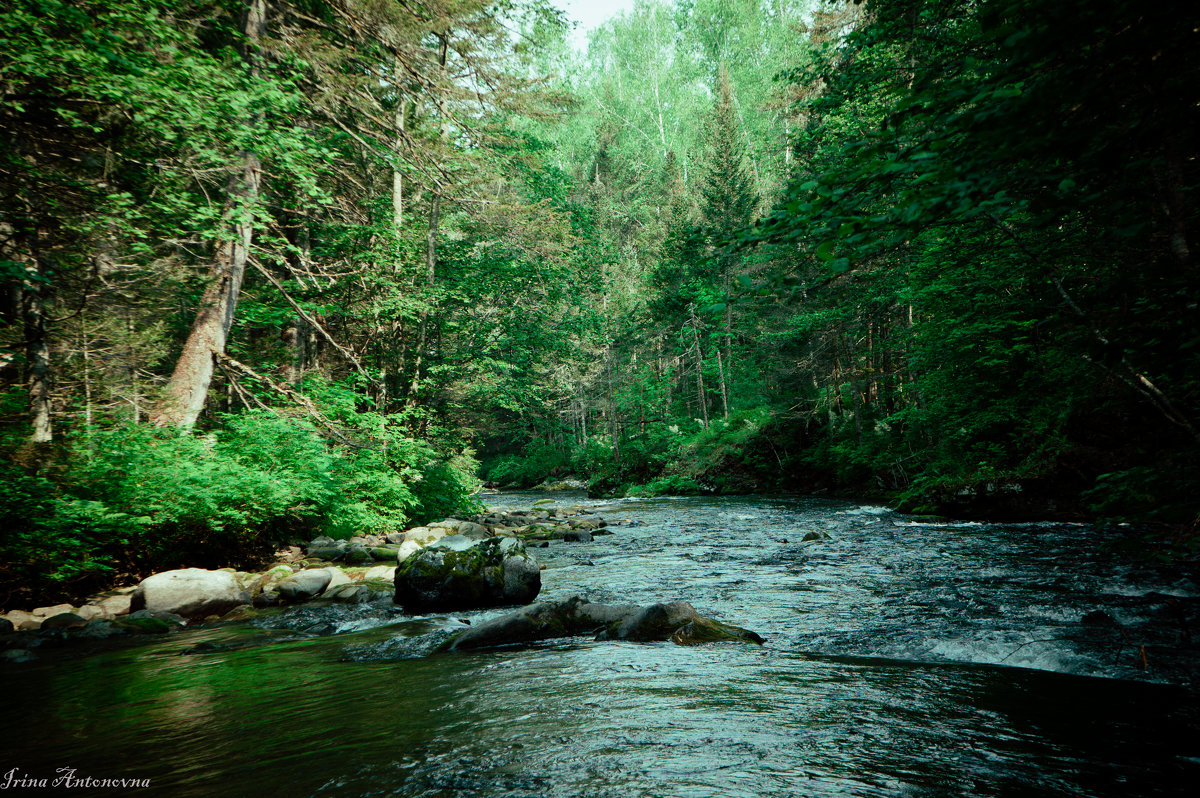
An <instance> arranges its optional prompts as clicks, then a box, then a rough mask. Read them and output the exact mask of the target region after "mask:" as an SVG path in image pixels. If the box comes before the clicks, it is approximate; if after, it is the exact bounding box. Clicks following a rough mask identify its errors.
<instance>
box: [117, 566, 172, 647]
mask: <svg viewBox="0 0 1200 798" xmlns="http://www.w3.org/2000/svg"><path fill="white" fill-rule="evenodd" d="M167 573H170V572H167ZM113 624H115V625H116V626H117V627H118V628H120V629H123V630H125V631H128V632H135V633H137V634H164V633H166V632H169V631H171V630H172V629H177V628H178V627H180V626H182V625H183V624H184V619H183V618H182V617H181V616H179V615H176V614H175V613H171V612H156V611H154V610H136V611H134V612H131V613H129V614H128V615H126V616H125V617H124V618H117V619H115V620H114V621H113Z"/></svg>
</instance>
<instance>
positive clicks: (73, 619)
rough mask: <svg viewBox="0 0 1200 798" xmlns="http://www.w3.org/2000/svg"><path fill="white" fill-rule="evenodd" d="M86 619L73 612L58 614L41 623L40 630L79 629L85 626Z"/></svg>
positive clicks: (86, 623)
mask: <svg viewBox="0 0 1200 798" xmlns="http://www.w3.org/2000/svg"><path fill="white" fill-rule="evenodd" d="M87 625H88V622H87V619H85V618H82V617H80V616H79V615H76V614H75V613H73V612H60V613H59V614H58V615H51V616H50V617H49V618H47V619H46V620H44V621H42V629H43V630H45V629H79V628H82V627H84V626H87Z"/></svg>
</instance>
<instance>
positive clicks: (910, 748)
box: [0, 496, 1200, 798]
mask: <svg viewBox="0 0 1200 798" xmlns="http://www.w3.org/2000/svg"><path fill="white" fill-rule="evenodd" d="M536 498H541V497H540V496H533V497H530V496H521V497H516V498H510V499H508V500H509V501H510V502H512V505H513V506H522V505H523V506H528V505H529V504H531V503H532V502H533V501H534V500H536ZM577 500H578V499H572V500H571V501H577ZM605 516H606V517H608V518H609V519H614V518H620V517H627V518H630V519H633V520H635V521H637V522H639V524H638V525H637V526H633V527H630V528H619V529H618V530H617V531H616V534H614V535H612V536H608V537H600V538H597V540H596V542H594V543H590V544H564V545H561V546H558V547H555V548H552V549H550V550H539V551H538V552H537V554H538V555H539V556H540V557H541V558H542V559H543V560H544V561H545V562H546V564H547V569H546V571H545V573H544V574H543V584H544V587H543V597H544V598H547V599H561V598H565V597H567V596H569V595H571V594H573V593H586V594H588V595H589V596H590V597H591V598H593V599H594V600H597V601H614V602H622V603H625V602H636V603H647V602H651V601H663V600H671V599H677V598H681V599H685V600H688V601H691V602H692V603H693V604H695V605H696V607H697V608H698V609H699V610H700V611H701V612H702V613H705V614H711V615H713V616H715V617H717V618H720V619H722V620H726V621H729V622H731V623H735V624H738V625H742V626H746V627H748V628H751V629H754V630H755V631H758V632H759V633H761V634H763V636H764V637H765V638H766V639H767V645H765V646H763V647H757V646H747V645H738V644H720V645H711V646H706V647H696V648H680V647H676V646H673V645H670V644H635V643H624V642H615V643H614V642H603V643H600V642H593V641H591V640H586V639H570V640H562V641H550V642H546V643H543V644H540V645H538V646H534V647H531V648H527V649H520V650H518V649H502V650H498V651H489V652H476V653H471V654H456V655H427V652H428V651H429V650H430V648H431V647H432V645H433V644H434V643H436V642H437V641H438V640H440V639H441V638H442V637H444V636H445V635H446V634H448V633H449V632H450V631H452V630H453V629H455V628H461V627H462V624H463V623H464V622H467V621H474V622H478V621H479V620H480V619H482V618H486V617H490V616H491V615H493V614H495V613H496V612H498V611H496V610H492V611H488V612H480V613H457V614H454V615H446V616H438V615H434V616H428V617H424V618H418V619H410V618H407V617H406V616H402V615H398V614H396V612H395V610H394V608H392V607H390V606H381V607H373V608H372V607H367V608H346V607H338V608H327V609H317V608H313V607H307V608H299V609H296V610H292V611H289V612H287V613H284V614H282V615H279V616H276V617H274V618H267V619H264V620H261V621H258V622H255V623H254V624H243V625H239V626H234V627H223V628H218V629H205V630H195V631H187V632H184V633H181V634H179V635H175V636H172V637H170V638H167V639H160V640H157V641H155V642H154V643H152V644H150V645H147V646H144V647H141V648H136V649H125V650H117V651H108V652H106V653H99V654H96V655H94V656H90V657H86V658H79V657H71V658H70V659H69V660H63V661H60V662H56V661H55V660H54V652H47V653H46V654H45V655H43V660H42V661H41V662H39V663H34V664H32V665H26V666H22V667H6V668H5V670H4V672H3V677H4V686H5V702H4V705H3V709H2V710H0V731H2V732H3V735H4V742H5V751H4V756H3V764H4V766H5V767H4V771H5V772H7V770H9V769H10V768H12V767H17V768H19V769H20V771H21V772H22V773H25V774H29V775H31V776H35V777H45V776H49V775H52V774H53V771H54V769H55V768H57V767H63V766H72V767H75V768H76V770H77V772H78V774H79V775H90V776H93V777H120V776H124V777H137V778H150V779H151V780H152V784H153V787H152V788H151V789H150V790H148V791H140V792H142V793H143V794H149V793H159V794H163V795H173V796H174V795H179V796H222V795H229V796H237V795H254V796H271V795H288V796H292V795H321V796H326V795H328V796H365V795H401V796H414V797H415V796H465V795H472V796H474V795H481V796H530V797H531V798H532V797H533V796H538V797H539V798H540V797H542V796H588V798H591V797H592V796H614V798H615V797H616V796H620V798H630V797H631V796H655V797H656V798H658V797H661V796H666V797H674V796H680V797H683V796H698V797H699V796H704V797H706V798H707V797H709V796H781V797H782V796H809V795H817V796H827V795H828V796H833V795H851V796H963V795H984V796H993V795H994V796H1009V795H1012V796H1042V795H1045V796H1051V795H1054V796H1118V795H1120V796H1129V795H1139V796H1141V795H1185V794H1187V795H1190V794H1192V792H1191V788H1192V787H1194V785H1195V783H1196V780H1197V779H1198V778H1200V735H1198V734H1197V731H1198V730H1200V701H1198V700H1197V695H1196V693H1195V690H1194V688H1193V687H1192V686H1191V682H1192V680H1193V678H1194V675H1195V657H1194V653H1195V652H1194V649H1192V648H1190V646H1189V642H1188V641H1187V640H1186V639H1184V638H1183V637H1181V634H1182V632H1181V630H1186V628H1187V625H1188V624H1189V623H1194V621H1195V615H1196V601H1197V599H1196V598H1195V597H1196V591H1195V586H1194V585H1193V584H1192V583H1190V582H1189V581H1188V580H1187V579H1185V578H1183V577H1181V576H1180V575H1179V574H1177V573H1175V572H1173V571H1171V570H1166V569H1164V570H1159V569H1154V568H1150V567H1148V566H1141V565H1130V564H1128V563H1124V562H1121V561H1120V560H1119V559H1117V558H1114V557H1112V556H1110V555H1107V554H1105V553H1104V549H1103V547H1100V546H1098V545H1096V541H1094V540H1092V539H1091V537H1090V536H1091V533H1090V532H1089V531H1088V530H1086V529H1083V528H1078V527H1069V526H1064V525H1054V526H1045V527H1029V526H1021V527H1017V526H986V525H976V526H960V525H956V526H951V525H927V524H920V523H918V522H915V521H914V520H912V519H906V518H899V517H895V516H893V515H892V514H890V513H888V512H887V511H885V510H883V509H882V508H858V507H856V506H854V505H850V504H846V503H838V502H828V501H816V500H807V501H802V500H764V499H753V498H749V499H720V500H715V499H674V500H644V501H626V502H617V503H613V504H612V505H611V506H610V507H609V509H607V510H606V511H605ZM811 531H822V532H825V533H827V534H828V535H829V536H830V537H831V539H829V540H820V541H807V542H806V541H804V540H803V538H804V536H805V534H806V533H807V532H811ZM1089 612H1102V613H1104V615H1105V616H1106V617H1107V618H1109V619H1110V620H1111V623H1110V622H1105V623H1103V624H1099V625H1096V624H1092V625H1089V624H1084V623H1082V621H1081V619H1082V618H1083V616H1085V615H1086V614H1087V613H1089ZM314 613H315V614H316V615H317V617H315V618H314ZM1095 617H1098V616H1095ZM314 621H324V625H326V626H328V625H330V624H332V627H333V628H336V629H340V630H349V631H343V632H342V633H339V634H333V635H327V636H319V637H311V636H306V634H307V633H306V632H305V630H306V629H311V628H313V623H314ZM205 641H208V642H210V643H217V644H229V643H235V644H237V645H236V646H233V647H229V648H227V649H225V650H219V649H217V650H214V651H213V653H198V654H192V655H186V656H181V655H180V652H181V651H183V650H185V649H194V648H195V647H196V646H197V644H199V643H203V642H205ZM1142 646H1146V650H1147V651H1148V653H1147V655H1146V659H1145V660H1143V659H1142V657H1141V651H1142ZM1013 665H1016V666H1019V667H1010V666H1013ZM1145 666H1148V669H1147V667H1145ZM1098 677H1103V678H1098Z"/></svg>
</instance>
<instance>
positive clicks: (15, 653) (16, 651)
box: [0, 648, 37, 664]
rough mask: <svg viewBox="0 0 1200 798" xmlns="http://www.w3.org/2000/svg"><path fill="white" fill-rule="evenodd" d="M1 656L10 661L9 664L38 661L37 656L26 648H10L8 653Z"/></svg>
mask: <svg viewBox="0 0 1200 798" xmlns="http://www.w3.org/2000/svg"><path fill="white" fill-rule="evenodd" d="M0 656H3V657H4V659H6V660H8V661H9V662H13V663H17V664H20V663H22V662H33V661H34V660H36V659H37V654H34V653H33V652H32V651H29V650H28V649H24V648H10V649H9V650H8V651H5V652H4V653H3V654H0Z"/></svg>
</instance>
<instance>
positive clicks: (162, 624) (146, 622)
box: [113, 618, 175, 635]
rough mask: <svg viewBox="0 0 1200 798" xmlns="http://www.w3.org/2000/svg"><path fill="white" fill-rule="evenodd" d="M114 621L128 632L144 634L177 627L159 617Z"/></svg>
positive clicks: (118, 619)
mask: <svg viewBox="0 0 1200 798" xmlns="http://www.w3.org/2000/svg"><path fill="white" fill-rule="evenodd" d="M113 623H114V624H115V625H116V626H118V627H120V628H121V629H124V630H125V631H127V632H133V633H135V634H142V635H153V634H163V633H165V632H169V631H171V629H173V628H175V624H173V623H171V622H170V621H164V620H161V619H159V618H117V619H116V620H114V621H113Z"/></svg>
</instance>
